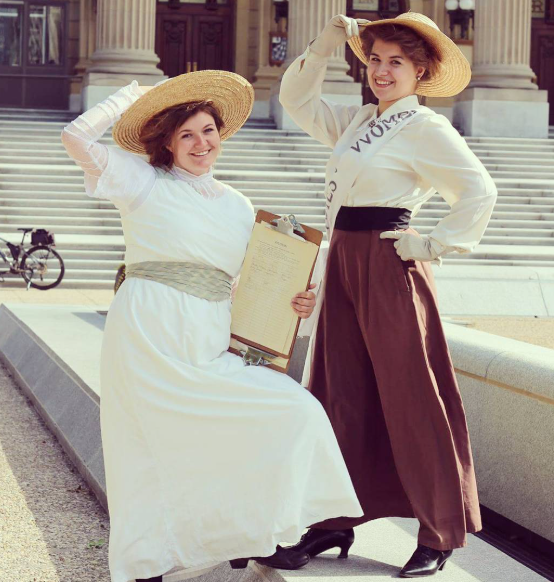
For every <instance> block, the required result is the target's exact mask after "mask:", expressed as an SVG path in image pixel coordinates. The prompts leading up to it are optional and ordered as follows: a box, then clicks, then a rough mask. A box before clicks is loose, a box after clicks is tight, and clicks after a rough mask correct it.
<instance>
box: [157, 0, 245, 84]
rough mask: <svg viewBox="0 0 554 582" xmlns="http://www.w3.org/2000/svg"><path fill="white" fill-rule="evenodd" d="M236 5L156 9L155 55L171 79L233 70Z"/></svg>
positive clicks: (160, 6)
mask: <svg viewBox="0 0 554 582" xmlns="http://www.w3.org/2000/svg"><path fill="white" fill-rule="evenodd" d="M233 30H234V2H232V1H231V0H226V1H224V0H219V2H210V1H208V2H205V3H198V2H195V3H186V2H181V3H176V2H173V3H165V2H164V3H162V2H158V5H157V9H156V53H157V55H158V56H159V57H160V65H159V66H160V68H161V69H162V71H163V72H164V73H165V74H166V75H168V76H169V77H175V76H176V75H180V74H182V73H187V72H190V71H202V70H206V69H219V70H225V71H232V70H233V68H234V39H233Z"/></svg>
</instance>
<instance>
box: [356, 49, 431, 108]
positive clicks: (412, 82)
mask: <svg viewBox="0 0 554 582" xmlns="http://www.w3.org/2000/svg"><path fill="white" fill-rule="evenodd" d="M424 72H425V68H424V67H416V66H415V65H414V63H413V62H412V61H411V60H410V59H409V58H408V57H407V56H406V55H405V54H404V52H403V51H402V49H401V47H400V45H399V44H397V43H395V42H386V41H384V40H381V39H379V38H377V39H375V42H374V43H373V47H372V49H371V51H370V54H369V65H368V66H367V77H368V80H369V86H370V88H371V90H372V91H373V93H374V94H375V96H376V97H377V99H379V113H383V111H385V110H386V109H388V108H389V107H390V106H391V105H392V104H393V103H395V102H396V101H398V100H399V99H403V98H404V97H407V96H408V95H413V94H414V93H415V90H416V86H417V79H416V77H421V76H423V73H424Z"/></svg>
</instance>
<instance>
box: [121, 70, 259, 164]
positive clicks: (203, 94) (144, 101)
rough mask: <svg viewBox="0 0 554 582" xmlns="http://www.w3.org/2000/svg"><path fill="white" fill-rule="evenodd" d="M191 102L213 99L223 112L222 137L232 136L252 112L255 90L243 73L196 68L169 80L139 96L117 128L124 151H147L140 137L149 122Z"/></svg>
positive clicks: (136, 152) (138, 152)
mask: <svg viewBox="0 0 554 582" xmlns="http://www.w3.org/2000/svg"><path fill="white" fill-rule="evenodd" d="M190 101H211V102H212V103H213V104H214V105H215V107H216V108H217V110H218V111H219V113H220V115H221V117H222V119H223V121H224V123H225V127H223V128H222V129H221V140H222V141H224V140H226V139H229V138H230V137H231V136H232V135H233V134H234V133H236V132H237V131H238V130H239V129H240V128H241V127H242V126H243V125H244V123H245V121H246V120H247V119H248V117H249V116H250V113H251V112H252V106H253V104H254V89H253V88H252V85H251V84H250V83H249V82H248V81H247V80H246V79H244V78H243V77H241V76H240V75H237V74H236V73H230V72H228V71H195V72H194V73H186V74H184V75H179V76H178V77H174V78H173V79H169V81H166V82H165V83H162V84H161V85H158V86H157V87H154V88H153V89H151V90H150V91H148V93H145V94H144V95H143V96H142V97H140V99H137V101H135V102H134V103H133V105H131V107H129V109H127V111H125V113H124V114H123V115H122V116H121V119H120V120H119V121H118V122H117V123H116V124H115V126H114V128H113V137H114V140H115V141H116V143H117V144H118V145H119V146H120V147H122V148H123V149H124V150H127V151H129V152H133V153H135V154H144V153H145V151H144V148H143V146H142V144H141V142H140V140H139V136H140V134H141V131H142V128H143V127H144V125H145V124H146V122H147V121H148V120H149V119H151V118H152V117H153V116H154V115H156V114H157V113H160V112H161V111H163V110H164V109H167V108H168V107H172V106H173V105H180V104H181V103H188V102H190Z"/></svg>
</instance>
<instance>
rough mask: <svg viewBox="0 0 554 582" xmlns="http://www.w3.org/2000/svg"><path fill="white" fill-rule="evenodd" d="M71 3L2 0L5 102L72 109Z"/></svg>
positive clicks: (0, 72)
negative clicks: (68, 12)
mask: <svg viewBox="0 0 554 582" xmlns="http://www.w3.org/2000/svg"><path fill="white" fill-rule="evenodd" d="M67 27H68V15H67V2H63V1H51V0H10V1H7V0H6V1H3V0H0V86H1V87H2V89H1V90H0V107H24V108H42V109H67V108H68V101H69V75H68V71H67Z"/></svg>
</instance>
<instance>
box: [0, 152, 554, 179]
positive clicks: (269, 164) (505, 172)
mask: <svg viewBox="0 0 554 582" xmlns="http://www.w3.org/2000/svg"><path fill="white" fill-rule="evenodd" d="M553 160H554V158H553ZM484 161H485V164H484V165H485V168H486V169H487V170H488V171H489V172H490V174H491V176H493V178H494V177H495V176H500V177H526V176H528V177H531V178H535V177H537V178H538V177H545V178H546V179H554V170H552V169H551V167H549V165H553V164H547V165H545V163H544V162H541V161H538V160H537V161H535V163H534V164H527V163H526V164H513V163H512V164H502V163H498V164H493V163H487V160H484ZM2 164H8V165H17V166H23V168H20V171H21V169H23V171H25V172H26V171H27V170H28V166H34V165H40V166H42V165H44V164H48V165H50V166H51V167H52V171H54V166H56V167H57V170H58V172H59V173H63V171H64V170H65V166H68V167H70V168H71V170H72V171H74V170H75V168H76V166H75V163H74V162H73V160H72V159H70V158H69V157H68V156H66V155H65V154H64V153H60V154H53V153H48V152H46V153H45V154H40V155H36V156H31V157H24V156H22V155H15V153H12V152H10V154H9V155H3V154H2V153H1V152H0V165H2ZM237 167H240V168H241V169H242V170H253V171H261V170H272V171H278V172H294V171H301V172H318V173H321V172H323V171H324V169H325V160H323V159H321V160H311V159H306V158H301V159H295V158H290V157H289V158H272V157H261V156H249V157H246V156H244V157H235V156H228V155H225V154H223V155H222V156H221V157H220V158H219V160H218V162H217V170H218V172H222V171H228V170H234V169H236V168H237Z"/></svg>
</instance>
